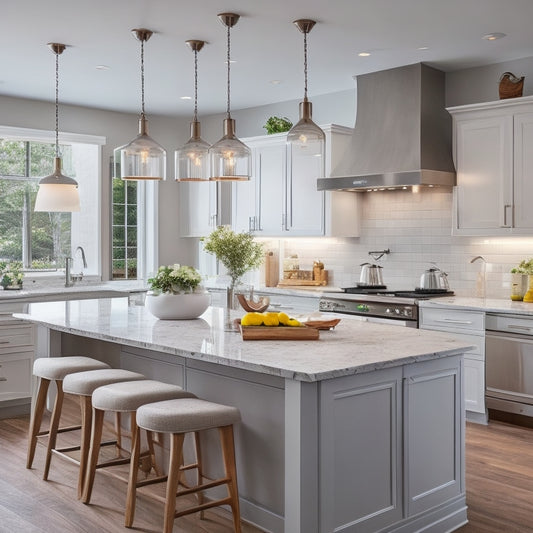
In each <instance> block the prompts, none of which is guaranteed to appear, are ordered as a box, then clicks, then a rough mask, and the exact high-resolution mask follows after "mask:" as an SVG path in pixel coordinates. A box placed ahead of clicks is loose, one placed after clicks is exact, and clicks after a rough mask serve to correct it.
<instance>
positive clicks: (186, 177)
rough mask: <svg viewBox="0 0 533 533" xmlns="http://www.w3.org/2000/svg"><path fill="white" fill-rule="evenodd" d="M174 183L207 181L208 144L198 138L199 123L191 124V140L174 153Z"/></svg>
mask: <svg viewBox="0 0 533 533" xmlns="http://www.w3.org/2000/svg"><path fill="white" fill-rule="evenodd" d="M174 165H175V166H174V168H175V169H176V181H209V143H207V142H205V141H204V140H203V139H202V138H201V137H200V123H199V122H197V121H193V122H191V138H190V139H189V140H188V141H187V142H186V143H185V144H184V145H183V146H182V147H181V148H180V149H179V150H176V151H175V153H174Z"/></svg>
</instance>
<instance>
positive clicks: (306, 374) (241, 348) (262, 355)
mask: <svg viewBox="0 0 533 533" xmlns="http://www.w3.org/2000/svg"><path fill="white" fill-rule="evenodd" d="M241 315H242V313H239V312H235V315H232V318H237V317H240V316H241ZM14 316H15V317H17V318H22V319H25V320H30V321H32V322H35V323H37V324H41V325H44V326H47V327H50V328H51V329H54V330H58V331H61V332H66V333H71V334H75V335H83V336H86V337H90V338H95V339H101V340H104V341H110V342H115V343H119V344H123V345H128V346H134V347H138V348H145V349H150V350H155V351H160V352H164V353H169V354H174V355H179V356H182V357H185V358H193V359H198V360H203V361H208V362H213V363H217V364H223V365H227V366H231V367H235V368H241V369H246V370H251V371H254V372H260V373H263V374H270V375H274V376H280V377H283V378H289V379H295V380H300V381H320V380H323V379H330V378H336V377H339V376H345V375H352V374H356V373H362V372H370V371H373V370H378V369H381V368H387V367H393V366H399V365H404V364H408V363H413V362H418V361H424V360H429V359H435V358H440V357H447V356H450V355H456V354H460V353H463V352H465V351H468V349H470V348H471V347H472V346H471V345H470V344H468V343H465V342H462V341H458V340H456V339H454V338H453V337H451V336H450V335H448V334H445V333H440V332H434V331H424V330H418V329H414V328H405V327H400V326H390V325H384V324H375V323H370V322H366V321H364V320H361V319H358V318H353V317H343V318H342V320H341V322H340V323H339V324H338V325H337V327H336V328H335V329H334V330H331V331H321V332H320V340H317V341H243V340H242V339H241V335H240V333H238V332H235V331H225V328H224V323H225V320H224V310H223V309H222V308H219V307H210V308H209V309H208V310H207V311H206V312H205V313H204V314H203V315H202V316H201V317H200V318H199V319H196V320H186V321H173V320H158V319H156V318H155V317H153V316H152V315H151V314H150V313H149V311H148V310H147V309H146V308H145V307H144V306H131V305H128V298H108V299H106V298H103V299H98V300H89V299H87V300H71V301H64V302H48V303H32V304H31V305H30V306H29V311H28V313H27V314H20V313H17V314H15V315H14Z"/></svg>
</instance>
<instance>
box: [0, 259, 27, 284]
mask: <svg viewBox="0 0 533 533" xmlns="http://www.w3.org/2000/svg"><path fill="white" fill-rule="evenodd" d="M23 280H24V272H22V263H21V262H20V261H13V262H11V263H7V262H6V261H0V285H1V286H2V287H3V288H4V289H22V282H23Z"/></svg>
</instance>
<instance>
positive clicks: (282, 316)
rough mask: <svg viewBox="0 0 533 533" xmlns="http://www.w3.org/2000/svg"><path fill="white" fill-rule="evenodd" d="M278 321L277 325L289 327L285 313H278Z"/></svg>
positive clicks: (287, 316)
mask: <svg viewBox="0 0 533 533" xmlns="http://www.w3.org/2000/svg"><path fill="white" fill-rule="evenodd" d="M278 320H279V323H280V324H281V325H283V326H288V325H289V320H290V318H289V315H288V314H287V313H283V312H281V313H278Z"/></svg>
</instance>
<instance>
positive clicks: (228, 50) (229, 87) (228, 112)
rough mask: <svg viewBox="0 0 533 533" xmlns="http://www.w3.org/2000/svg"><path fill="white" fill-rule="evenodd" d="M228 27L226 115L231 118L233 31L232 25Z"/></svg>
mask: <svg viewBox="0 0 533 533" xmlns="http://www.w3.org/2000/svg"><path fill="white" fill-rule="evenodd" d="M227 28H228V31H227V40H228V46H227V57H226V62H227V64H228V82H227V83H228V85H227V93H228V99H227V102H226V116H227V117H228V118H231V115H230V93H231V83H230V64H231V37H230V31H231V26H230V25H229V24H228V26H227Z"/></svg>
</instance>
